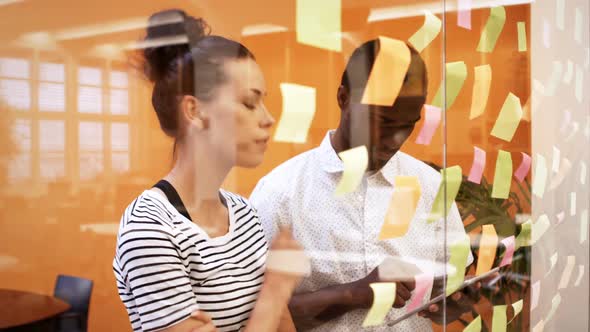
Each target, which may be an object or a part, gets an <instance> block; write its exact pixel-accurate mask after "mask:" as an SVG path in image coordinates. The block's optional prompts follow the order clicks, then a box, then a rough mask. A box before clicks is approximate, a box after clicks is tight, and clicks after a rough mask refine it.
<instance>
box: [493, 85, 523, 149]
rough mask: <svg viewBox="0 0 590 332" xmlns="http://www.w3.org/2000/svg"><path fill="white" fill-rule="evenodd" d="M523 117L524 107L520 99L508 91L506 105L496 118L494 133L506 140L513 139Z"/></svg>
mask: <svg viewBox="0 0 590 332" xmlns="http://www.w3.org/2000/svg"><path fill="white" fill-rule="evenodd" d="M520 119H522V108H521V106H520V99H519V98H518V97H517V96H515V95H513V94H512V92H510V93H508V97H506V100H505V101H504V105H503V106H502V109H501V110H500V114H499V115H498V118H497V119H496V124H495V125H494V128H492V133H491V134H492V135H493V136H495V137H498V138H500V139H503V140H505V141H506V142H510V141H512V137H513V136H514V133H515V132H516V128H518V124H519V123H520Z"/></svg>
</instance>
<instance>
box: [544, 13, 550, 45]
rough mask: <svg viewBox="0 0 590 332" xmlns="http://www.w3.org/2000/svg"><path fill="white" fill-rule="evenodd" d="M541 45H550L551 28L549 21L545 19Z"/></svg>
mask: <svg viewBox="0 0 590 332" xmlns="http://www.w3.org/2000/svg"><path fill="white" fill-rule="evenodd" d="M543 46H545V48H550V47H551V30H550V27H549V22H547V20H545V19H543Z"/></svg>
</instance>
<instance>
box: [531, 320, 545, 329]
mask: <svg viewBox="0 0 590 332" xmlns="http://www.w3.org/2000/svg"><path fill="white" fill-rule="evenodd" d="M544 329H545V321H543V320H542V319H541V321H539V322H538V323H537V324H535V327H533V330H532V332H543V330H544Z"/></svg>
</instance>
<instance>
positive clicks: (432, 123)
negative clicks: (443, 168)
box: [416, 104, 442, 145]
mask: <svg viewBox="0 0 590 332" xmlns="http://www.w3.org/2000/svg"><path fill="white" fill-rule="evenodd" d="M424 116H425V120H424V125H423V126H422V129H421V130H420V134H419V135H418V138H416V144H422V145H428V144H430V141H432V136H434V132H435V131H436V128H438V125H439V123H440V119H441V117H442V112H441V110H440V108H438V107H436V106H432V105H426V104H424Z"/></svg>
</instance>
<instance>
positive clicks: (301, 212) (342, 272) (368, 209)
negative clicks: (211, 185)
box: [250, 131, 472, 332]
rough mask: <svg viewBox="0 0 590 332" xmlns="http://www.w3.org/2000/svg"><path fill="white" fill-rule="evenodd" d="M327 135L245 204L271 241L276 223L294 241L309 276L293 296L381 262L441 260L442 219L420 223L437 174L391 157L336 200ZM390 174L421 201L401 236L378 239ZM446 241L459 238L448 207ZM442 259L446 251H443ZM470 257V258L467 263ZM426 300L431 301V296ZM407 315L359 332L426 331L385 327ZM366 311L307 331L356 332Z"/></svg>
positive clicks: (410, 324) (339, 167)
mask: <svg viewBox="0 0 590 332" xmlns="http://www.w3.org/2000/svg"><path fill="white" fill-rule="evenodd" d="M331 134H332V131H330V132H328V134H327V135H326V137H325V138H324V140H323V141H322V143H321V145H320V146H319V147H317V148H315V149H312V150H310V151H307V152H305V153H302V154H300V155H298V156H296V157H294V158H292V159H290V160H288V161H286V162H285V163H283V164H281V165H280V166H278V167H277V168H276V169H274V170H273V171H272V172H270V173H269V174H268V175H266V176H265V177H264V178H262V179H261V180H260V182H258V185H257V186H256V188H255V189H254V191H253V193H252V195H251V197H250V201H251V203H252V204H253V205H254V207H255V208H256V209H257V210H258V214H259V218H260V221H261V222H262V225H263V228H264V229H265V233H266V236H267V238H268V240H269V243H271V242H270V241H271V240H272V238H273V237H274V235H275V234H276V233H277V231H278V225H285V226H290V227H291V229H292V231H293V236H294V237H295V239H296V240H297V241H298V242H299V243H300V244H301V245H302V246H303V248H304V249H305V252H306V253H307V254H308V256H310V258H311V267H312V272H311V275H310V276H309V277H306V278H304V279H303V280H302V282H301V283H300V285H299V286H298V287H297V288H296V290H295V293H304V292H312V291H315V290H319V289H321V288H325V287H328V286H333V285H336V284H342V283H349V282H353V281H355V280H358V279H361V278H364V277H365V276H366V275H368V274H369V273H370V272H371V271H372V270H373V269H374V268H375V267H377V266H378V265H379V264H380V263H381V262H382V261H383V260H384V259H385V258H386V257H387V256H398V257H411V258H418V259H422V260H429V261H436V262H442V261H443V257H444V251H443V249H444V244H443V243H444V242H443V241H444V232H443V223H444V219H441V220H438V221H435V222H433V223H427V222H426V216H427V214H428V213H429V212H430V210H431V207H432V204H433V202H434V198H435V196H436V193H437V191H438V187H439V185H440V182H441V176H440V174H439V173H438V172H437V171H435V170H434V169H433V168H431V167H430V166H428V165H426V164H425V163H423V162H421V161H419V160H417V159H415V158H413V157H411V156H409V155H407V154H405V153H403V152H397V153H396V154H395V155H394V156H393V157H392V158H391V159H390V160H389V162H388V163H387V164H386V165H385V166H384V167H383V168H382V169H381V170H379V171H377V172H375V173H374V174H370V175H369V174H367V175H365V177H364V178H363V180H362V182H361V185H359V187H358V188H357V189H356V191H354V192H352V193H349V194H346V195H344V196H341V197H336V196H335V195H334V190H335V188H336V186H337V184H338V182H339V181H340V178H341V177H342V172H343V170H344V165H343V163H342V161H341V160H340V158H338V155H337V154H336V152H335V151H334V149H333V147H332V144H331V142H330V136H331ZM397 175H404V176H416V177H418V181H419V183H420V186H421V190H422V195H421V197H420V200H419V202H418V206H417V209H416V213H415V216H414V219H413V220H412V222H411V224H410V227H409V230H408V232H407V233H406V234H405V235H404V236H403V237H400V238H395V239H390V240H385V241H380V240H378V235H379V232H380V230H381V226H382V225H383V221H384V218H385V214H386V212H387V209H388V207H389V204H390V200H391V197H392V195H393V186H394V178H395V176H397ZM447 234H448V236H447V243H453V242H454V241H456V240H458V239H462V238H464V236H465V231H464V228H463V223H462V221H461V218H460V216H459V212H458V210H457V207H456V206H455V204H453V206H452V209H451V210H450V211H449V215H448V218H447ZM447 253H448V252H447ZM471 260H472V258H471V257H470V261H471ZM427 293H428V294H426V295H425V297H429V296H430V292H427ZM405 312H406V308H405V307H404V308H400V309H395V308H394V309H392V310H391V311H390V312H389V314H388V316H387V318H386V320H385V323H384V324H383V325H381V326H379V327H374V328H367V329H365V331H391V330H396V331H430V330H431V322H430V320H427V319H425V318H421V317H419V316H417V315H415V316H413V317H411V318H408V319H406V320H404V321H402V322H400V323H399V324H396V325H395V326H394V327H388V326H387V322H389V321H393V320H394V319H395V318H396V317H399V316H401V315H402V314H404V313H405ZM366 315H367V310H364V309H358V310H353V311H350V312H348V313H346V314H344V315H343V316H341V317H339V318H336V319H334V320H331V321H329V322H326V323H324V324H322V325H320V326H318V327H316V328H314V329H312V331H330V332H336V331H359V330H363V328H362V322H363V320H364V318H365V316H366Z"/></svg>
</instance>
